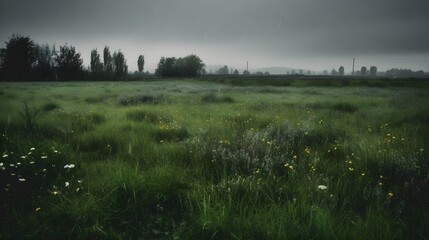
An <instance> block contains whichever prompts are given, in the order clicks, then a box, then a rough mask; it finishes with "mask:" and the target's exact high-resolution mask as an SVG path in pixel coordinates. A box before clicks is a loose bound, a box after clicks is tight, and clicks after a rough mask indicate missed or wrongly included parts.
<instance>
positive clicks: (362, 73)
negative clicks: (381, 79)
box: [360, 67, 366, 76]
mask: <svg viewBox="0 0 429 240" xmlns="http://www.w3.org/2000/svg"><path fill="white" fill-rule="evenodd" d="M360 74H361V75H362V76H366V67H361V68H360Z"/></svg>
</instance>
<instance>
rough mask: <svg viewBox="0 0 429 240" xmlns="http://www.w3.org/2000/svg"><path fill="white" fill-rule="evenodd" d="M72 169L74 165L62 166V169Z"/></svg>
mask: <svg viewBox="0 0 429 240" xmlns="http://www.w3.org/2000/svg"><path fill="white" fill-rule="evenodd" d="M74 167H75V165H74V164H67V165H65V166H64V168H69V169H71V168H74Z"/></svg>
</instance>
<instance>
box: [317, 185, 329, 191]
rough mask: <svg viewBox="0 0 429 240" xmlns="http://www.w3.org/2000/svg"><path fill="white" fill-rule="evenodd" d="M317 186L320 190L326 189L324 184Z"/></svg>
mask: <svg viewBox="0 0 429 240" xmlns="http://www.w3.org/2000/svg"><path fill="white" fill-rule="evenodd" d="M317 188H318V189H320V190H326V189H328V187H327V186H325V185H319V186H317Z"/></svg>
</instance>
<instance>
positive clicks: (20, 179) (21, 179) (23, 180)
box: [18, 178, 26, 182]
mask: <svg viewBox="0 0 429 240" xmlns="http://www.w3.org/2000/svg"><path fill="white" fill-rule="evenodd" d="M18 180H19V181H20V182H25V181H26V180H25V178H18Z"/></svg>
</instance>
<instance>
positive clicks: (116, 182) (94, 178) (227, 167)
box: [0, 79, 429, 239]
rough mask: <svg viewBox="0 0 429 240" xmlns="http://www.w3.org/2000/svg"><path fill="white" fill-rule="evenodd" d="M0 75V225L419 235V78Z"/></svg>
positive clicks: (425, 103) (97, 230)
mask: <svg viewBox="0 0 429 240" xmlns="http://www.w3.org/2000/svg"><path fill="white" fill-rule="evenodd" d="M262 82H263V80H260V81H256V80H255V79H250V80H246V79H211V80H210V81H202V80H187V79H181V80H180V79H178V80H174V79H169V80H165V79H158V80H153V81H137V82H64V83H50V82H42V83H0V131H1V136H0V151H1V159H0V198H1V200H0V204H1V212H0V239H59V238H61V239H429V230H428V228H427V227H428V226H429V182H428V181H429V172H428V170H429V154H428V151H427V150H428V149H429V124H428V123H429V81H427V80H411V79H408V80H407V79H388V80H382V79H367V80H353V79H352V80H347V81H342V80H339V79H335V80H329V79H324V80H320V81H318V80H314V79H313V80H296V79H295V80H293V79H286V80H281V79H276V80H272V81H268V80H267V81H266V82H263V83H262Z"/></svg>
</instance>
